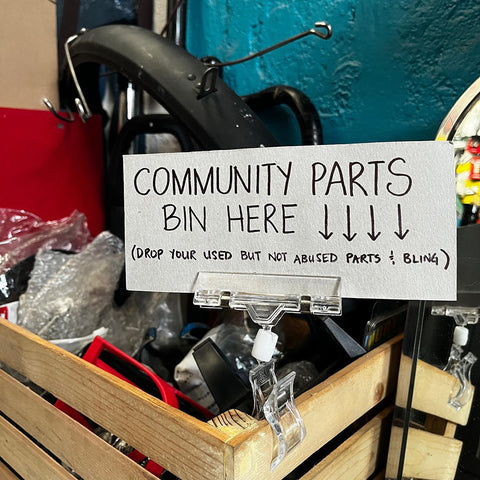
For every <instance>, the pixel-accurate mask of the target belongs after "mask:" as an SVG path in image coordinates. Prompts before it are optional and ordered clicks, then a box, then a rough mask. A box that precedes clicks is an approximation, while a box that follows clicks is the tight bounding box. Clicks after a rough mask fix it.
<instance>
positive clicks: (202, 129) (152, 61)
mask: <svg viewBox="0 0 480 480" xmlns="http://www.w3.org/2000/svg"><path fill="white" fill-rule="evenodd" d="M69 52H70V56H71V59H72V63H73V65H74V67H75V72H76V74H77V77H78V79H79V82H80V85H82V86H83V85H86V87H85V88H86V90H87V89H88V90H91V91H96V92H97V93H96V94H94V95H93V96H92V95H90V96H88V97H87V103H88V104H89V107H90V108H91V110H92V111H94V112H100V111H101V104H100V97H99V94H98V65H100V64H104V65H108V66H109V67H110V68H112V69H114V70H115V71H118V72H119V73H121V74H122V75H124V76H125V77H127V78H128V79H129V80H130V81H131V82H132V83H134V84H137V85H139V86H140V87H141V88H143V89H144V90H145V91H146V92H148V93H149V94H150V95H151V96H152V97H153V98H154V99H155V100H156V101H158V102H159V103H160V104H161V105H163V106H164V107H165V108H166V110H167V111H168V112H169V113H170V114H171V115H172V116H173V117H174V118H175V119H176V120H177V121H178V122H179V123H181V124H182V125H184V126H185V127H186V128H187V129H188V131H189V132H190V133H191V135H192V136H193V138H195V140H196V141H197V142H198V143H199V144H200V145H201V146H202V147H203V148H205V149H206V150H215V149H236V148H253V147H260V146H265V147H268V146H276V145H278V142H277V140H276V139H275V138H274V136H273V135H272V133H271V132H270V131H269V130H268V129H267V127H266V126H265V124H264V123H263V122H262V121H261V120H260V119H259V118H258V117H257V115H256V114H255V113H254V112H253V110H252V109H251V108H250V107H249V106H248V105H247V104H246V103H245V102H244V101H243V100H242V99H241V98H240V97H239V96H238V95H237V94H236V93H235V92H234V91H233V90H232V89H231V88H230V87H228V86H227V85H226V84H225V82H223V80H222V79H221V78H219V77H218V78H216V81H215V88H214V89H211V90H213V91H211V92H210V93H207V94H205V95H203V96H202V95H201V94H200V92H201V89H200V84H201V81H202V78H203V76H204V74H205V71H206V70H207V69H209V68H211V67H210V66H208V65H204V64H203V63H202V62H200V60H198V59H197V58H195V57H194V56H192V55H191V54H189V53H188V52H186V51H185V50H184V49H182V48H180V47H178V46H177V45H175V44H174V43H173V42H172V41H170V40H168V39H166V38H164V37H161V36H159V35H157V34H155V33H153V32H151V31H149V30H146V29H143V28H140V27H137V26H132V25H108V26H103V27H98V28H94V29H92V30H89V31H87V32H85V33H82V34H80V35H79V36H78V37H77V38H76V39H75V40H74V41H73V42H71V43H70V47H69ZM60 84H61V96H62V101H63V104H71V100H72V99H73V97H74V96H76V95H77V94H76V92H75V90H74V88H75V87H74V86H73V82H72V79H71V75H70V72H69V69H68V66H67V65H65V66H64V67H63V69H62V75H61V82H60ZM209 86H211V84H210V85H208V83H207V90H209V88H208V87H209ZM204 90H205V89H204ZM67 100H69V101H67ZM90 103H91V104H90Z"/></svg>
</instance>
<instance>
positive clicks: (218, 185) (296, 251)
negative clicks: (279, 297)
mask: <svg viewBox="0 0 480 480" xmlns="http://www.w3.org/2000/svg"><path fill="white" fill-rule="evenodd" d="M124 174H125V177H124V184H125V227H126V232H125V238H126V244H125V251H126V269H127V287H128V288H129V289H132V290H146V291H168V292H192V291H194V288H195V279H196V277H197V274H198V273H199V272H238V273H251V274H252V275H254V274H256V273H263V274H274V275H301V276H327V277H340V278H341V282H342V283H341V284H342V296H343V297H351V298H391V299H429V300H453V299H455V298H456V214H455V181H454V179H455V174H454V157H453V147H452V145H450V144H448V143H445V142H433V141H432V142H402V143H372V144H358V145H331V146H302V147H276V148H258V149H244V150H228V151H225V150H222V151H211V152H192V153H165V154H151V155H127V156H125V158H124ZM225 289H226V290H228V285H225ZM251 293H259V292H251ZM279 293H288V292H279Z"/></svg>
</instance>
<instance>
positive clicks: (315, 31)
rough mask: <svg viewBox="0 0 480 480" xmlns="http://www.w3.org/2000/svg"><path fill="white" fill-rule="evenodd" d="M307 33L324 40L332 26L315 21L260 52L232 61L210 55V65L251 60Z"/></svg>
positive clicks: (218, 65)
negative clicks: (221, 60) (218, 59)
mask: <svg viewBox="0 0 480 480" xmlns="http://www.w3.org/2000/svg"><path fill="white" fill-rule="evenodd" d="M307 35H315V36H316V37H319V38H322V39H323V40H328V39H329V38H330V37H331V36H332V26H331V25H330V24H329V23H327V22H315V27H314V28H310V29H309V30H306V31H305V32H302V33H298V34H297V35H294V36H293V37H290V38H287V39H285V40H282V41H281V42H278V43H276V44H274V45H272V46H271V47H268V48H265V49H263V50H260V51H258V52H254V53H250V54H249V55H247V56H245V57H242V58H239V59H237V60H232V61H230V62H215V61H212V57H209V64H210V65H212V64H213V65H215V66H216V67H230V66H232V65H238V64H239V63H243V62H247V61H249V60H253V59H254V58H257V57H260V56H262V55H265V54H266V53H270V52H271V51H273V50H276V49H277V48H281V47H284V46H285V45H288V44H289V43H292V42H296V41H297V40H300V39H301V38H303V37H306V36H307Z"/></svg>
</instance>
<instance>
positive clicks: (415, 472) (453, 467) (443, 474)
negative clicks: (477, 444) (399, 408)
mask: <svg viewBox="0 0 480 480" xmlns="http://www.w3.org/2000/svg"><path fill="white" fill-rule="evenodd" d="M402 431H403V430H402V428H400V427H392V433H391V437H390V447H389V452H388V460H387V472H386V475H387V477H392V478H396V475H397V471H398V458H399V452H400V446H401V443H402ZM461 450H462V442H460V441H459V440H455V439H452V438H447V437H443V436H441V435H435V434H434V433H430V432H425V431H423V430H418V429H416V428H410V429H409V430H408V437H407V447H406V453H405V463H404V468H403V472H402V475H403V476H404V477H408V478H421V479H423V480H453V479H454V478H455V475H456V472H457V465H458V459H459V458H460V452H461Z"/></svg>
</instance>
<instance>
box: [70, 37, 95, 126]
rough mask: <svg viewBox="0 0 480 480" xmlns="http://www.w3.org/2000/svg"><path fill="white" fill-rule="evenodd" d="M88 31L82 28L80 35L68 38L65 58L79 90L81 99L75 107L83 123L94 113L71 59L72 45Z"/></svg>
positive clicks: (76, 102) (76, 99)
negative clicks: (89, 106)
mask: <svg viewBox="0 0 480 480" xmlns="http://www.w3.org/2000/svg"><path fill="white" fill-rule="evenodd" d="M85 31H86V29H85V28H82V29H81V30H80V32H79V34H76V35H72V36H71V37H68V38H67V41H66V42H65V57H66V59H67V63H68V68H69V69H70V75H71V76H72V79H73V83H74V84H75V88H76V89H77V93H78V97H80V98H75V105H76V107H77V110H78V113H79V115H80V118H81V119H82V122H84V123H85V122H86V121H87V120H88V119H89V118H91V117H92V112H91V111H90V109H89V108H88V104H87V102H86V100H85V96H84V95H83V92H82V89H81V87H80V84H79V83H78V79H77V75H76V73H75V68H74V66H73V63H72V58H71V57H70V49H69V47H70V43H72V42H73V41H74V40H76V39H77V38H78V36H79V35H81V34H82V33H84V32H85Z"/></svg>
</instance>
